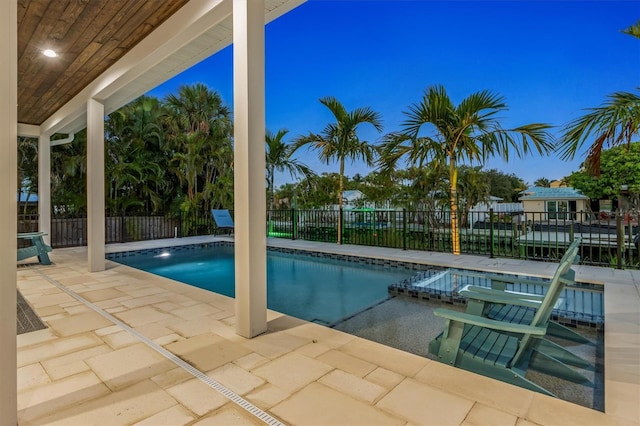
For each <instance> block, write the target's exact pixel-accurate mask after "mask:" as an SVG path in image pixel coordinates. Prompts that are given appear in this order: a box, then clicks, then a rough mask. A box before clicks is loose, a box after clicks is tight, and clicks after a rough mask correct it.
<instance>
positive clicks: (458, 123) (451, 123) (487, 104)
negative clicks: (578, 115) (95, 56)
mask: <svg viewBox="0 0 640 426" xmlns="http://www.w3.org/2000/svg"><path fill="white" fill-rule="evenodd" d="M506 109H507V106H506V104H505V103H504V100H503V98H502V97H500V96H497V95H495V94H492V93H491V92H489V91H486V90H485V91H482V92H477V93H473V94H472V95H470V96H469V97H467V98H466V99H464V100H463V101H462V102H461V103H460V104H459V105H457V106H456V105H454V104H453V102H452V101H451V99H450V98H449V96H448V95H447V92H446V91H445V89H444V87H442V86H432V87H430V88H428V89H427V90H426V91H425V94H424V96H423V98H422V101H420V102H418V103H417V104H414V105H412V106H411V107H409V111H408V112H405V113H404V114H405V115H406V117H407V120H406V121H405V123H404V129H403V131H402V132H397V133H392V134H389V135H387V136H386V137H385V142H384V144H383V147H382V155H381V161H380V163H381V166H382V167H383V168H384V169H390V168H395V167H396V166H397V163H398V162H399V161H400V160H401V159H406V160H407V161H408V163H409V164H411V165H414V166H417V167H419V168H423V167H425V166H427V165H428V164H430V165H432V166H440V167H442V166H444V167H446V168H447V169H448V172H449V207H450V209H451V238H452V246H453V253H454V254H460V235H459V229H458V206H457V198H458V197H457V187H458V163H461V162H463V161H465V160H467V161H470V162H479V163H482V162H484V160H485V159H487V158H488V157H489V156H491V155H500V156H501V157H502V158H503V159H505V160H508V158H509V148H512V149H514V150H515V152H516V154H517V155H518V156H523V155H526V154H528V153H529V151H531V150H532V148H535V149H536V150H537V151H538V152H539V153H540V154H543V153H548V152H549V150H550V149H551V148H552V147H553V144H552V143H551V142H550V141H551V136H550V135H549V134H548V132H547V129H549V128H550V126H549V125H547V124H540V123H534V124H527V125H524V126H520V127H517V128H514V129H503V128H502V126H501V125H500V122H499V119H498V117H497V116H496V115H497V114H498V113H499V112H502V111H505V110H506Z"/></svg>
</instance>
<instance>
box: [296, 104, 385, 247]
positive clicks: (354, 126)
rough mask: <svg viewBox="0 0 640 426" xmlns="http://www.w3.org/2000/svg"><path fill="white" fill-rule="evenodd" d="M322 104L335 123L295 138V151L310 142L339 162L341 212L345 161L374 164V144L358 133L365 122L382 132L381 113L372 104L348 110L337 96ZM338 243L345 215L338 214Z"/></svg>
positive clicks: (323, 158) (324, 158)
mask: <svg viewBox="0 0 640 426" xmlns="http://www.w3.org/2000/svg"><path fill="white" fill-rule="evenodd" d="M320 103H321V104H323V105H324V106H326V107H327V108H329V111H331V113H332V114H333V115H334V117H335V119H336V122H335V123H329V124H327V125H326V127H325V128H324V129H323V130H322V131H321V132H320V133H319V134H315V133H309V134H308V135H306V136H300V137H298V138H297V139H296V140H295V145H294V148H293V150H294V151H295V150H297V149H298V148H300V147H302V146H304V145H311V147H312V148H313V149H317V150H318V151H320V154H319V156H320V160H321V161H324V162H325V163H326V164H329V162H330V161H332V160H335V161H338V163H339V167H340V172H339V175H340V179H339V183H338V200H337V202H338V206H340V210H341V211H342V197H343V196H342V194H343V192H344V163H345V161H346V160H347V159H350V160H351V161H352V162H354V161H356V160H359V159H362V160H364V161H365V163H366V164H367V165H368V166H372V165H373V164H374V154H375V150H374V147H373V146H372V145H371V144H370V143H369V142H367V141H363V140H360V138H359V137H358V134H357V130H358V126H360V124H363V123H369V124H371V125H372V126H373V127H374V128H375V129H376V130H377V131H378V132H381V131H382V119H381V117H380V114H378V113H377V112H375V111H373V110H372V109H371V108H369V107H361V108H356V109H355V110H353V111H351V112H348V111H347V110H346V109H345V107H344V106H343V105H342V104H341V103H340V102H339V101H338V100H337V99H336V98H334V97H325V98H321V99H320ZM338 244H342V214H340V215H338Z"/></svg>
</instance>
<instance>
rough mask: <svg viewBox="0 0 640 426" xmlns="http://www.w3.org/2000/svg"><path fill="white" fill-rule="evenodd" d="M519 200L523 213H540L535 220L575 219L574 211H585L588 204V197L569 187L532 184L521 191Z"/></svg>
mask: <svg viewBox="0 0 640 426" xmlns="http://www.w3.org/2000/svg"><path fill="white" fill-rule="evenodd" d="M519 200H520V202H522V206H523V209H524V212H525V214H527V213H538V214H540V217H539V218H538V217H537V215H536V220H548V219H561V220H567V219H576V212H586V211H587V209H588V206H589V197H587V196H586V195H584V194H582V193H581V192H580V191H578V190H576V189H574V188H571V187H556V188H542V187H539V186H534V187H531V188H527V189H525V190H524V191H522V192H521V193H520V198H519Z"/></svg>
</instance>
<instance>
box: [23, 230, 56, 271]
mask: <svg viewBox="0 0 640 426" xmlns="http://www.w3.org/2000/svg"><path fill="white" fill-rule="evenodd" d="M45 235H46V234H45V233H44V232H25V233H22V234H18V238H20V239H23V240H29V241H31V246H29V247H23V248H20V249H18V253H17V254H18V261H21V260H25V259H28V258H30V257H34V256H38V261H39V262H40V263H41V264H42V265H51V260H50V259H49V255H48V253H49V252H51V247H50V246H48V245H47V244H45V242H44V239H43V238H42V237H43V236H45Z"/></svg>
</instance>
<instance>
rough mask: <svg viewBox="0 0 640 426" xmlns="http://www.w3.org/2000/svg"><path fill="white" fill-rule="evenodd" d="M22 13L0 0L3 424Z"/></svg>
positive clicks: (12, 387) (11, 310)
mask: <svg viewBox="0 0 640 426" xmlns="http://www.w3.org/2000/svg"><path fill="white" fill-rule="evenodd" d="M17 22H18V12H17V2H15V1H3V2H0V40H2V43H0V57H2V58H4V59H3V60H2V61H0V182H2V184H1V185H0V419H1V420H0V423H2V424H6V425H15V424H17V423H18V418H17V406H18V405H17V391H16V388H17V374H16V244H17V239H16V232H17V227H18V226H17V222H18V216H17V209H18V205H17V190H16V188H18V142H17V141H18V111H17V107H16V105H17V104H18V89H17V87H18V86H17V85H18V65H17V64H18V59H17V57H18V28H17Z"/></svg>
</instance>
